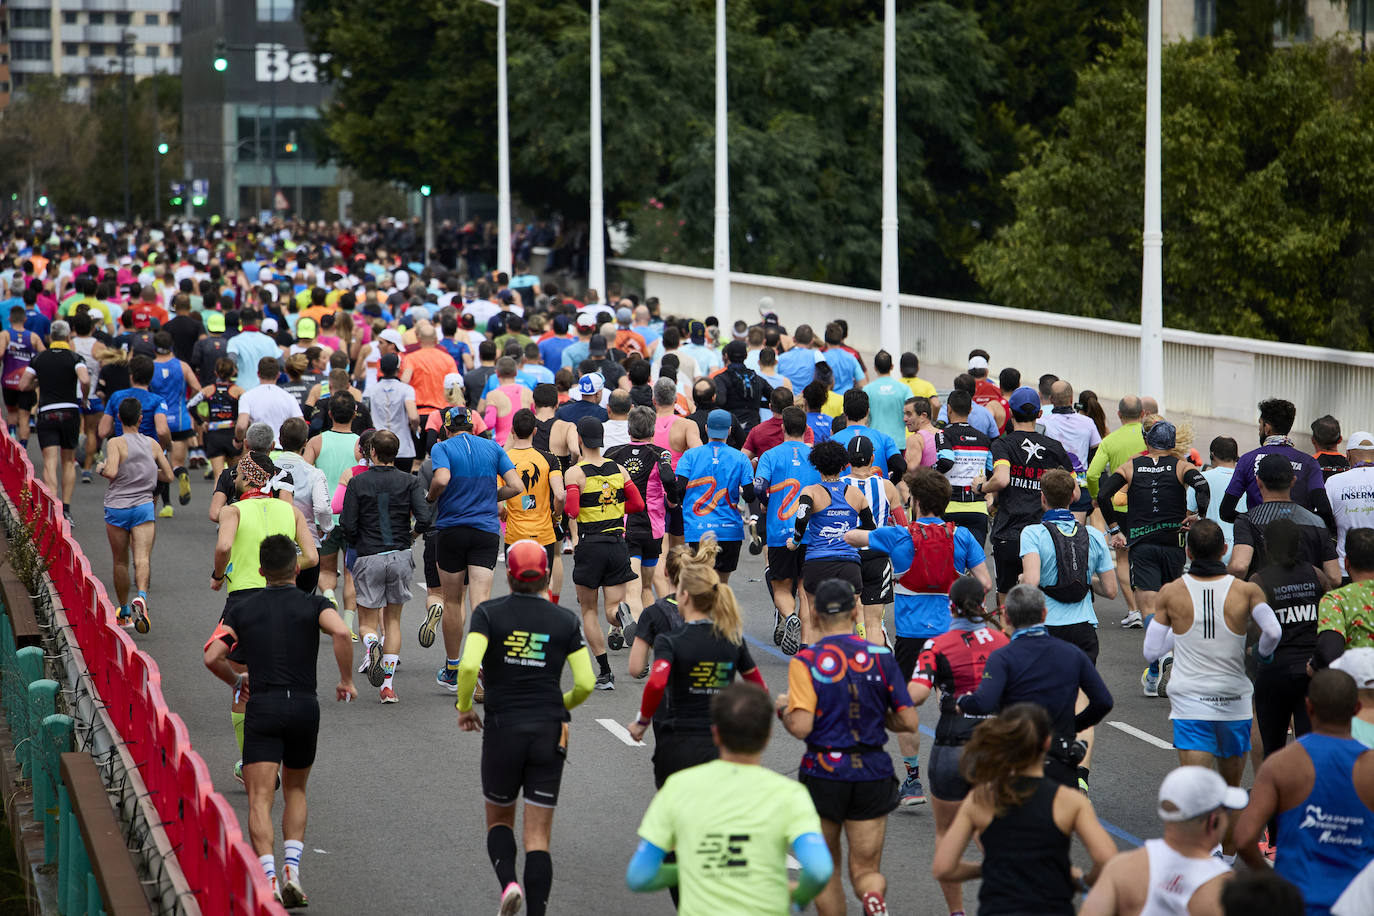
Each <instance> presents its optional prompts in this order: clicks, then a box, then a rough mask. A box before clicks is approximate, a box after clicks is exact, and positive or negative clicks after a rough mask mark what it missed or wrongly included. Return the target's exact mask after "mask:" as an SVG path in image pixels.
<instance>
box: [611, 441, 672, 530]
mask: <svg viewBox="0 0 1374 916" xmlns="http://www.w3.org/2000/svg"><path fill="white" fill-rule="evenodd" d="M612 422H616V421H612ZM619 422H624V421H623V420H622V421H619ZM607 426H608V427H609V424H607ZM606 441H607V442H610V435H609V429H608V430H607V436H606ZM605 455H606V457H607V458H609V459H610V460H611V461H614V462H615V463H616V464H618V465H620V466H621V467H622V468H624V469H625V470H626V472H628V473H629V475H630V479H631V480H633V481H634V483H635V486H636V487H637V488H638V489H639V493H640V495H641V496H642V497H644V511H643V512H632V513H628V514H627V515H626V517H625V533H626V535H627V536H628V537H631V538H635V539H637V540H644V539H652V540H658V539H660V538H662V537H663V534H664V531H666V530H667V529H666V524H665V522H664V517H665V510H666V505H665V498H666V495H667V494H666V493H665V491H664V488H663V484H664V482H665V481H666V482H667V483H668V484H669V486H676V480H675V475H674V473H673V461H672V453H671V452H669V451H668V449H666V448H664V447H663V446H661V445H655V444H653V443H652V442H627V443H625V444H624V445H617V446H614V447H612V448H609V449H607V450H606V452H605Z"/></svg>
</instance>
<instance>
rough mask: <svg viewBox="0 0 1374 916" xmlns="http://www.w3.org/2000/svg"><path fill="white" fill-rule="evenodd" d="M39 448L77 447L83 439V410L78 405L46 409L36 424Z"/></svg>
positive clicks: (35, 429)
mask: <svg viewBox="0 0 1374 916" xmlns="http://www.w3.org/2000/svg"><path fill="white" fill-rule="evenodd" d="M34 431H35V432H37V433H38V447H39V448H65V449H75V448H76V444H77V442H78V441H79V440H80V439H81V411H80V409H79V408H76V407H59V408H58V409H57V410H45V411H43V412H42V413H40V414H39V415H38V421H37V422H36V423H35V424H34Z"/></svg>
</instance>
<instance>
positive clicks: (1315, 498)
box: [1307, 476, 1336, 531]
mask: <svg viewBox="0 0 1374 916" xmlns="http://www.w3.org/2000/svg"><path fill="white" fill-rule="evenodd" d="M1317 480H1318V481H1320V480H1321V477H1320V476H1319V477H1318V478H1317ZM1307 508H1309V509H1311V510H1312V512H1313V514H1315V515H1316V516H1317V517H1319V518H1320V519H1321V520H1322V521H1324V522H1326V527H1327V530H1328V531H1335V530H1336V516H1335V514H1334V513H1333V512H1332V511H1331V497H1330V496H1328V495H1327V493H1326V487H1325V486H1320V487H1313V488H1312V489H1310V490H1308V491H1307Z"/></svg>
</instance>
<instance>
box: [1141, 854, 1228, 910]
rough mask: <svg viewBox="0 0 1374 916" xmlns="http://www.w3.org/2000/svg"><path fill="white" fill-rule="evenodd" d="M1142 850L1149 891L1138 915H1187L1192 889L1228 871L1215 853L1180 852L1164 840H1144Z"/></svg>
mask: <svg viewBox="0 0 1374 916" xmlns="http://www.w3.org/2000/svg"><path fill="white" fill-rule="evenodd" d="M1145 852H1146V853H1147V854H1148V855H1149V858H1150V876H1149V885H1148V887H1149V891H1148V892H1147V893H1146V895H1145V905H1144V906H1143V907H1141V909H1140V916H1188V901H1190V900H1192V899H1193V892H1194V891H1196V890H1197V889H1198V888H1200V887H1202V885H1204V884H1206V883H1207V882H1208V881H1211V880H1212V879H1213V878H1215V877H1217V876H1218V875H1224V874H1226V873H1227V872H1228V871H1230V870H1231V867H1230V866H1229V865H1227V864H1226V863H1225V862H1223V861H1221V859H1219V858H1217V857H1216V856H1207V857H1206V858H1205V859H1195V858H1192V857H1191V856H1185V855H1180V854H1179V853H1177V852H1175V851H1174V849H1173V847H1171V846H1170V845H1169V844H1168V843H1166V842H1164V841H1163V840H1146V841H1145Z"/></svg>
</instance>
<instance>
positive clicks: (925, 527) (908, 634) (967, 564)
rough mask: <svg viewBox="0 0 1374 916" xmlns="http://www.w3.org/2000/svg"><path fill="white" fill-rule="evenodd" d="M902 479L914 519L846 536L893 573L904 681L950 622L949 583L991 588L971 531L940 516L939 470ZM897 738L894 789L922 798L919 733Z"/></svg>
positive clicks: (944, 498) (912, 801) (945, 489)
mask: <svg viewBox="0 0 1374 916" xmlns="http://www.w3.org/2000/svg"><path fill="white" fill-rule="evenodd" d="M904 480H905V483H906V485H907V490H908V491H909V492H910V493H911V500H912V510H913V511H912V514H913V515H915V516H916V518H915V520H914V521H912V522H911V523H910V524H909V525H907V526H906V527H905V528H902V527H898V526H896V525H891V526H887V527H883V528H876V529H874V530H872V531H864V530H854V531H850V532H848V533H846V534H845V540H846V541H847V542H848V543H850V544H851V545H853V546H855V547H867V548H869V549H870V550H873V551H875V552H877V553H883V554H887V556H889V557H890V558H891V559H892V573H893V575H894V576H895V577H896V579H897V582H896V585H895V586H894V589H893V591H894V593H895V595H894V604H895V609H894V612H893V622H894V624H895V632H896V634H897V638H896V642H895V644H894V645H893V649H892V651H893V654H894V655H895V656H896V657H897V667H898V668H900V669H901V672H902V677H903V678H905V679H906V680H908V681H909V680H911V675H912V672H914V671H915V670H916V660H917V659H918V658H919V657H920V654H921V652H922V650H923V649H925V646H926V641H927V640H930V639H933V638H934V637H936V636H939V635H941V634H943V633H945V632H947V631H948V630H949V628H950V611H949V590H950V587H951V586H952V585H954V583H955V581H956V580H958V578H959V577H960V576H961V575H965V574H969V575H972V576H973V577H974V578H975V579H977V580H978V582H979V584H981V585H982V586H983V591H984V592H987V591H989V590H990V589H991V588H992V577H991V576H989V575H988V568H987V557H986V556H985V555H984V553H983V548H982V545H980V544H979V543H978V541H977V539H976V538H975V537H974V535H972V534H971V533H969V530H968V529H967V528H964V527H961V526H959V525H955V524H954V523H953V522H946V521H945V520H944V519H942V518H940V512H942V511H943V510H944V508H945V506H946V505H947V504H948V503H949V493H950V486H949V481H948V480H946V479H945V477H944V475H943V474H941V473H940V472H938V471H936V470H934V469H932V468H915V469H913V470H910V471H908V472H907V474H906V477H905V478H904ZM897 743H898V744H899V745H900V747H901V749H902V759H903V760H904V761H905V763H906V770H907V773H906V779H905V781H903V783H902V787H901V790H900V793H899V795H900V803H901V804H902V805H904V806H907V805H920V804H924V803H925V800H926V799H925V790H924V789H923V788H922V787H921V760H920V747H921V745H920V733H919V732H916V731H912V732H902V733H899V734H898V735H897Z"/></svg>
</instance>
